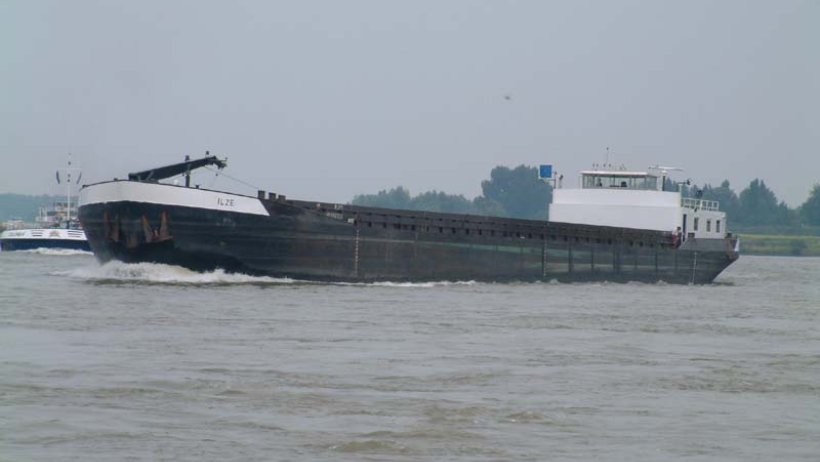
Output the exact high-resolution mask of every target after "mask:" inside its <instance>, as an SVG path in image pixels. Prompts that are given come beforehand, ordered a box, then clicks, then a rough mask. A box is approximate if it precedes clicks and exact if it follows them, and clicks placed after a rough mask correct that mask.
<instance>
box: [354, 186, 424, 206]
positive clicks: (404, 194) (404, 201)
mask: <svg viewBox="0 0 820 462" xmlns="http://www.w3.org/2000/svg"><path fill="white" fill-rule="evenodd" d="M410 201H411V197H410V191H408V190H407V189H406V188H404V187H402V186H399V187H398V188H393V189H391V190H389V191H386V190H381V191H379V192H378V194H359V195H357V196H355V197H354V198H353V201H352V204H353V205H362V206H366V207H384V208H390V209H405V210H406V209H410Z"/></svg>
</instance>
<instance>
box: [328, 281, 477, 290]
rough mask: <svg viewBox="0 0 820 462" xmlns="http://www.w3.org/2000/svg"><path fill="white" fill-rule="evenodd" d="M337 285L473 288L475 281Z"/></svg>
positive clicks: (346, 283) (349, 283) (341, 283)
mask: <svg viewBox="0 0 820 462" xmlns="http://www.w3.org/2000/svg"><path fill="white" fill-rule="evenodd" d="M338 284H339V285H350V286H364V287H401V288H422V289H430V288H433V287H449V286H474V285H476V284H478V283H477V282H476V281H433V282H390V281H384V282H340V283H338Z"/></svg>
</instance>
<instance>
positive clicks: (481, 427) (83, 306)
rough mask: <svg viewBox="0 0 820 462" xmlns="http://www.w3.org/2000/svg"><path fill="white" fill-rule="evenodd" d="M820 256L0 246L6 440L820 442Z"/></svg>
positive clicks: (392, 452) (594, 450)
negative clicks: (540, 269) (570, 263)
mask: <svg viewBox="0 0 820 462" xmlns="http://www.w3.org/2000/svg"><path fill="white" fill-rule="evenodd" d="M819 280H820V259H811V258H802V259H798V258H762V257H758V258H755V257H743V258H741V260H740V261H739V262H737V263H736V264H735V265H733V266H732V267H730V268H729V269H728V270H727V271H726V272H725V273H724V274H723V275H721V276H720V277H719V278H718V281H717V282H716V283H715V284H712V285H707V286H674V285H664V284H557V283H540V284H476V283H470V282H466V283H439V284H370V285H344V284H314V283H304V282H298V281H291V280H279V279H269V278H258V277H249V276H242V275H228V274H224V273H221V272H215V273H209V274H201V273H192V272H189V271H186V270H183V269H181V268H175V267H167V266H160V265H148V264H143V265H122V264H110V265H106V266H102V267H101V266H99V265H98V264H97V263H96V262H95V261H94V259H93V257H91V256H90V255H88V254H76V253H74V252H54V251H51V252H5V253H0V460H2V461H47V460H48V461H51V460H85V461H111V460H174V461H202V460H219V461H255V460H260V461H261V460H265V461H272V460H273V461H278V460H282V461H359V460H378V461H382V460H384V461H541V460H556V461H562V460H568V461H576V460H608V461H657V460H686V461H701V460H703V461H706V460H708V461H715V460H719V461H756V460H759V461H773V460H778V461H783V460H806V461H817V460H820V284H818V281H819Z"/></svg>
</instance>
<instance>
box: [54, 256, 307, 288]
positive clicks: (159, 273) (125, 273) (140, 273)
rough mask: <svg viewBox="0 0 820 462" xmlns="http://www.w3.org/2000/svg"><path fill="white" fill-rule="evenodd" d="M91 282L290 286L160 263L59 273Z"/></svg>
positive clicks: (283, 280)
mask: <svg viewBox="0 0 820 462" xmlns="http://www.w3.org/2000/svg"><path fill="white" fill-rule="evenodd" d="M56 274H57V275H61V276H68V277H71V278H76V279H84V280H88V281H121V282H142V283H155V284H157V283H158V284H197V285H198V284H203V285H204V284H290V283H293V282H296V281H294V280H293V279H289V278H272V277H266V276H250V275H247V274H239V273H227V272H225V270H222V269H216V270H214V271H210V272H205V273H200V272H196V271H191V270H189V269H187V268H183V267H181V266H172V265H163V264H159V263H132V264H127V263H122V262H119V261H112V262H109V263H106V264H104V265H101V266H88V267H81V268H75V269H72V270H69V271H63V272H59V273H56Z"/></svg>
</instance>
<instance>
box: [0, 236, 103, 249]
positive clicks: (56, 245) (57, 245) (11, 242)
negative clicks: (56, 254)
mask: <svg viewBox="0 0 820 462" xmlns="http://www.w3.org/2000/svg"><path fill="white" fill-rule="evenodd" d="M0 249H2V250H3V252H10V251H15V250H35V249H66V250H84V251H86V252H90V251H91V246H90V245H89V244H88V242H87V241H77V240H75V239H65V240H61V239H3V240H0Z"/></svg>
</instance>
